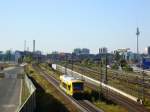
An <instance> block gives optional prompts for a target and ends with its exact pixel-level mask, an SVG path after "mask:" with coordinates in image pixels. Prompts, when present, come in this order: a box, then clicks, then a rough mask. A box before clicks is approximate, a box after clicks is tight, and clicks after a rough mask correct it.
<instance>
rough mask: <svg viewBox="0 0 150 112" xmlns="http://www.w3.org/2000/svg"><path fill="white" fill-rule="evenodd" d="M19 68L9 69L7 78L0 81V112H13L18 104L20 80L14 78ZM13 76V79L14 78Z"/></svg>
mask: <svg viewBox="0 0 150 112" xmlns="http://www.w3.org/2000/svg"><path fill="white" fill-rule="evenodd" d="M20 70H22V69H21V68H12V69H9V70H8V71H5V73H6V72H7V74H9V77H6V78H3V79H0V112H15V111H16V109H17V107H18V106H19V103H20V92H21V79H17V78H16V76H17V75H16V74H17V73H20ZM14 76H15V77H14Z"/></svg>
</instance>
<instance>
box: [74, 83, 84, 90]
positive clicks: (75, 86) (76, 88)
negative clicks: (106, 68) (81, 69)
mask: <svg viewBox="0 0 150 112" xmlns="http://www.w3.org/2000/svg"><path fill="white" fill-rule="evenodd" d="M73 90H83V83H73Z"/></svg>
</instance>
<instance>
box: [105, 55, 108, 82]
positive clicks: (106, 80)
mask: <svg viewBox="0 0 150 112" xmlns="http://www.w3.org/2000/svg"><path fill="white" fill-rule="evenodd" d="M107 61H108V60H107V53H106V54H105V84H107V83H108V78H107Z"/></svg>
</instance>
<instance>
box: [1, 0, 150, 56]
mask: <svg viewBox="0 0 150 112" xmlns="http://www.w3.org/2000/svg"><path fill="white" fill-rule="evenodd" d="M149 6H150V1H149V0H121V1H120V0H107V1H106V0H82V1H81V0H55V1H54V0H42V1H41V0H25V1H21V0H14V1H12V0H5V1H0V39H1V41H0V50H7V49H12V50H24V40H26V41H27V46H28V47H29V49H30V50H32V40H33V39H35V40H36V49H38V50H42V51H44V52H52V51H60V52H62V51H64V52H72V50H73V49H74V48H89V49H90V50H91V52H92V53H96V52H98V48H99V47H103V46H105V47H107V48H108V49H109V51H111V50H114V49H117V48H131V50H132V51H136V35H135V33H136V27H137V26H138V27H139V29H140V31H141V35H140V38H139V47H140V51H141V52H144V48H145V47H147V46H150V31H149V30H150V22H149V20H150V13H149V12H150V7H149Z"/></svg>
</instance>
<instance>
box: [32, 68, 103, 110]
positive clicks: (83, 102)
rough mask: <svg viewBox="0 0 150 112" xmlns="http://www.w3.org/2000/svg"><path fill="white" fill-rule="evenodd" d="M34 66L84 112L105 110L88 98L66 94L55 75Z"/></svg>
mask: <svg viewBox="0 0 150 112" xmlns="http://www.w3.org/2000/svg"><path fill="white" fill-rule="evenodd" d="M33 68H34V69H35V70H36V71H38V72H39V73H40V74H42V75H43V76H44V77H45V78H46V79H47V80H48V81H49V82H50V83H51V84H52V85H53V86H54V87H55V88H57V90H58V91H59V92H61V93H62V95H64V96H65V97H66V98H67V99H68V100H70V101H71V102H72V103H73V104H74V105H76V107H78V108H79V110H80V111H82V112H103V111H102V110H100V109H98V108H97V107H95V106H94V105H93V104H91V103H90V102H89V101H87V100H76V99H75V98H73V97H70V96H68V95H66V94H65V93H64V92H63V91H62V90H60V88H59V81H58V80H56V79H55V78H54V77H52V76H50V75H48V73H46V72H45V71H43V70H42V69H41V68H40V67H38V66H36V65H34V66H33Z"/></svg>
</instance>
